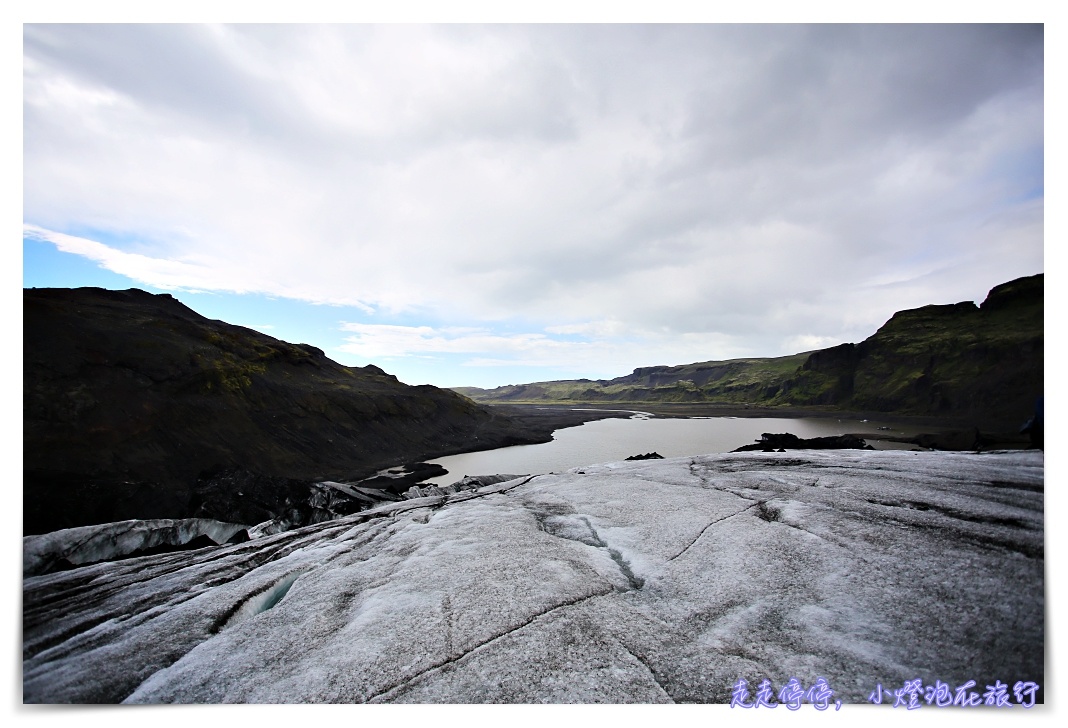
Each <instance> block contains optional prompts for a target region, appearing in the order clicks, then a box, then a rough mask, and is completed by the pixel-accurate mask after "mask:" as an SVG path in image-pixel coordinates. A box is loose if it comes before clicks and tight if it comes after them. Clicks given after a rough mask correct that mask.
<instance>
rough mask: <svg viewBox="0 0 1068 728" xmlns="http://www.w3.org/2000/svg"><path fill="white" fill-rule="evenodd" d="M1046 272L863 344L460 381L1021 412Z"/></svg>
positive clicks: (551, 397)
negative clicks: (614, 373) (538, 378)
mask: <svg viewBox="0 0 1068 728" xmlns="http://www.w3.org/2000/svg"><path fill="white" fill-rule="evenodd" d="M1042 357H1043V275H1042V274H1038V275H1034V276H1029V277H1026V278H1019V279H1017V280H1014V281H1010V282H1008V283H1003V284H1001V285H999V286H996V287H995V288H994V289H992V290H991V291H990V293H989V295H988V296H987V298H986V300H985V301H983V303H982V305H980V306H976V305H975V304H974V303H973V302H971V301H965V302H963V303H956V304H950V305H932V306H924V307H922V308H917V309H911V310H907V311H899V312H898V313H896V314H894V315H893V317H891V319H890V320H889V321H887V322H886V324H884V325H883V326H882V327H881V328H880V329H879V330H878V331H876V332H875V334H873V335H872V336H870V337H868V338H867V339H865V340H864V341H862V342H861V343H859V344H841V345H840V346H835V347H831V348H829V349H821V350H819V351H812V352H806V353H801V354H794V355H792V356H784V357H777V358H767V359H759V358H758V359H731V360H728V361H707V362H698V363H696V364H684V365H680V366H652V367H640V368H638V369H635V370H634V372H633V373H631V374H628V375H626V376H623V377H617V378H615V379H609V380H589V379H578V380H561V381H551V382H535V383H532V384H519V385H509V386H505V387H498V388H496V389H490V390H485V389H477V388H474V387H459V388H457V389H456V391H458V392H461V393H462V394H464V395H466V396H468V397H470V398H472V399H474V400H476V401H479V402H487V403H503V402H510V403H521V402H538V403H572V404H574V403H579V402H582V403H605V402H615V403H643V402H646V403H652V402H707V403H717V404H734V405H738V404H749V405H759V406H785V407H789V406H793V407H802V406H827V407H834V408H841V409H850V410H860V411H874V412H886V413H894V414H910V415H935V416H950V417H955V418H972V419H974V420H975V421H976V422H977V423H979V422H996V421H999V420H1008V421H1012V422H1016V421H1019V422H1023V420H1025V419H1027V417H1028V416H1029V415H1030V414H1031V412H1032V411H1033V409H1034V403H1035V399H1036V397H1038V396H1039V395H1040V394H1041V393H1042V381H1043V380H1042V378H1043V358H1042Z"/></svg>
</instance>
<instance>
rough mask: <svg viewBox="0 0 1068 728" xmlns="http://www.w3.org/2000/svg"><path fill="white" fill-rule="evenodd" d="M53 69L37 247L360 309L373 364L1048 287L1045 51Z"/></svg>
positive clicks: (41, 114) (559, 30) (105, 57)
mask: <svg viewBox="0 0 1068 728" xmlns="http://www.w3.org/2000/svg"><path fill="white" fill-rule="evenodd" d="M24 40H25V44H24V54H25V68H24V78H25V86H24V106H25V130H24V137H25V174H24V177H25V193H24V194H25V196H24V200H25V202H24V220H25V223H26V225H27V227H26V233H27V235H28V236H30V237H34V238H37V239H39V240H45V241H50V242H51V243H53V244H55V245H56V246H57V247H58V248H59V249H61V250H64V251H67V252H70V253H73V254H77V255H81V256H85V257H87V258H90V259H92V260H94V261H97V262H98V263H99V264H100V265H102V266H104V267H107V268H108V269H110V270H113V271H115V272H118V273H121V274H123V275H126V276H129V277H131V278H133V279H134V280H136V281H139V282H142V283H145V284H148V285H152V286H156V287H161V288H171V289H197V290H209V291H230V292H258V293H266V294H270V295H274V296H280V297H289V298H294V299H299V300H303V301H311V302H318V303H332V304H340V305H344V306H351V307H353V308H350V309H344V313H343V314H342V315H339V319H340V318H344V319H346V320H347V324H346V326H345V327H344V328H345V336H346V337H348V343H347V344H346V350H347V351H348V352H350V353H351V354H352V355H353V356H355V357H357V358H359V359H361V360H368V361H374V360H375V359H376V358H389V357H403V356H406V355H413V356H421V357H434V356H437V355H442V356H444V355H457V354H459V355H462V356H463V357H466V359H465V361H466V362H467V363H468V364H470V365H473V366H476V367H483V368H486V367H491V368H492V367H499V366H505V365H508V364H515V363H523V364H525V365H536V366H555V367H558V371H561V372H567V375H570V376H575V375H577V374H576V373H577V372H584V373H586V375H588V376H614V375H619V374H622V373H625V372H627V371H629V370H630V369H632V368H633V367H635V366H641V365H649V364H678V363H685V362H691V361H700V360H707V359H721V358H729V357H734V356H774V355H780V354H788V353H794V352H797V351H803V350H808V349H812V348H818V347H821V346H827V345H832V344H837V343H840V342H843V341H858V340H860V339H863V338H864V337H866V336H868V335H870V334H871V333H873V332H874V330H875V329H876V328H877V327H878V326H879V325H881V324H882V323H883V322H884V321H885V320H886V318H887V317H888V316H889V315H890V314H891V313H893V312H894V311H895V310H898V309H901V308H909V307H915V306H919V305H924V304H927V303H949V302H953V301H958V300H966V299H972V300H974V299H980V300H981V298H982V297H983V296H984V295H985V293H986V291H987V290H988V289H989V288H990V287H992V286H993V285H995V284H997V283H1001V282H1004V281H1007V280H1010V279H1012V278H1015V277H1018V276H1021V275H1030V274H1033V273H1038V272H1041V271H1042V270H1043V258H1042V235H1043V227H1042V219H1043V167H1042V158H1043V126H1042V119H1043V95H1042V85H1043V65H1042V58H1043V34H1042V27H1041V26H945V25H937V26H514V27H513V26H491V27H470V26H440V27H421V26H343V27H340V26H328V27H314V26H298V27H288V26H270V27H253V26H239V27H214V26H212V27H207V26H92V25H85V26H52V25H48V26H33V25H29V26H26V29H25V36H24ZM501 371H502V372H505V371H506V370H505V369H502V370H501ZM489 379H492V377H490V378H489ZM496 379H497V380H499V381H495V382H490V381H489V380H488V379H486V378H483V379H480V380H479V381H480V382H484V383H505V382H506V381H511V379H510V378H509V377H508V375H507V374H505V373H502V374H501V375H500V376H498V377H497V378H496ZM474 380H475V377H472V379H471V381H472V383H474ZM441 383H445V384H461V383H464V382H459V381H449V382H441Z"/></svg>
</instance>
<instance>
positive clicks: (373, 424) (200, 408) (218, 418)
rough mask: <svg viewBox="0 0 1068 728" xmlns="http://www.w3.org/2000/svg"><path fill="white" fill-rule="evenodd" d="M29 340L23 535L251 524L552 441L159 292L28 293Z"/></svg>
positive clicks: (435, 392)
mask: <svg viewBox="0 0 1068 728" xmlns="http://www.w3.org/2000/svg"><path fill="white" fill-rule="evenodd" d="M23 332H24V333H23V397H24V404H23V428H24V445H23V456H24V481H23V483H24V488H23V493H24V522H23V523H24V530H25V533H27V534H33V533H44V532H47V531H53V530H56V529H60V528H68V527H74V526H83V525H89V524H94V523H103V522H110V521H120V520H125V519H131V518H136V519H147V518H209V519H218V520H221V521H227V522H236V523H242V524H246V525H251V524H255V523H258V522H261V521H265V520H268V519H271V518H277V517H281V516H284V513H285V512H286V511H287V510H288V509H292V508H298V509H299V508H304V507H305V505H306V500H307V498H308V489H309V482H310V481H316V480H339V479H344V478H359V477H362V476H367V475H371V474H372V473H374V471H376V470H377V469H379V468H384V467H387V466H391V465H396V464H398V463H401V462H412V461H415V460H419V459H423V458H428V457H436V456H440V455H445V454H450V453H454V452H460V451H466V450H474V449H481V448H485V447H498V446H502V445H508V444H515V443H518V442H532V441H538V440H539V439H544V438H546V437H547V435H546V434H544V433H541V434H542V435H543V436H542V437H540V438H539V437H537V436H532V433H531V432H530V431H529V430H528V429H524V428H523V427H521V426H519V425H517V424H516V423H515V422H513V421H512V420H511V419H510V418H509V417H508V416H502V415H500V414H498V413H494V412H492V411H490V410H489V409H487V408H486V407H483V406H480V405H476V404H475V403H473V402H471V401H470V400H468V399H466V398H464V397H462V396H459V395H457V394H456V393H454V392H451V391H448V390H441V389H438V388H435V387H431V386H420V387H411V386H407V385H405V384H402V383H400V382H398V381H397V380H396V378H395V377H393V376H390V375H388V374H386V373H385V372H383V371H382V370H380V369H378V368H377V367H374V366H367V367H363V368H353V367H344V366H341V365H340V364H338V363H336V362H334V361H332V360H330V359H328V358H327V357H326V356H325V355H324V354H323V352H322V351H320V350H318V349H316V348H315V347H313V346H309V345H306V344H288V343H286V342H283V341H279V340H277V339H274V338H271V337H270V336H266V335H264V334H260V333H258V332H256V331H252V330H250V329H246V328H242V327H239V326H233V325H230V324H227V323H224V322H222V321H213V320H209V319H207V318H204V317H203V316H200V315H199V314H197V313H195V312H194V311H192V310H190V309H189V308H187V307H186V306H184V305H182V304H181V303H179V302H178V301H177V300H175V299H174V298H172V297H171V296H169V295H166V294H163V295H152V294H149V293H145V292H144V291H140V290H137V289H131V290H128V291H109V290H103V289H98V288H80V289H32V290H26V291H25V292H24V296H23ZM406 487H407V486H406ZM297 515H298V517H297V518H296V521H297V522H299V521H300V518H301V517H304V516H301V514H297Z"/></svg>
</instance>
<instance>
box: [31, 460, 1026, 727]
mask: <svg viewBox="0 0 1068 728" xmlns="http://www.w3.org/2000/svg"><path fill="white" fill-rule="evenodd" d="M1043 500H1044V499H1043V455H1042V453H1041V452H1038V451H1026V452H1017V453H991V454H981V455H978V454H974V453H932V452H904V451H875V452H871V451H861V450H850V451H846V450H842V451H823V452H817V451H806V452H791V453H786V454H766V453H736V454H723V455H707V456H698V457H688V458H669V459H665V460H654V461H647V462H635V463H618V462H617V463H611V464H606V465H594V466H586V467H584V468H583V469H582V471H581V472H579V471H573V472H570V473H563V474H556V475H541V476H527V477H523V478H517V479H512V480H508V481H505V482H501V483H497V484H493V485H485V486H481V487H478V488H476V489H474V490H463V491H461V492H457V493H452V494H444V495H432V496H430V497H422V498H416V499H412V500H406V501H402V502H398V503H389V504H384V505H380V506H377V507H375V508H373V509H370V510H367V511H363V512H360V513H356V514H353V515H350V516H346V517H343V518H341V519H338V520H335V521H330V522H328V523H320V524H316V525H312V526H307V527H304V528H301V529H296V530H292V531H287V532H285V533H280V534H276V535H273V536H266V537H264V538H261V539H257V540H253V541H249V542H246V543H242V544H233V545H227V546H220V547H217V548H213V549H203V550H199V551H191V552H184V553H173V554H165V555H158V556H146V557H142V558H136V559H128V560H124V561H118V562H114V563H110V564H96V565H92V566H85V567H82V568H79V569H74V570H71V571H65V572H60V573H55V574H48V575H45V576H36V577H29V578H26V579H25V580H24V581H23V597H22V604H23V621H22V636H23V646H22V647H23V665H22V675H23V685H22V687H23V698H24V700H25V701H26V702H28V703H118V702H127V703H171V702H179V703H221V702H245V703H277V702H331V703H347V702H374V703H389V702H417V703H489V702H509V703H540V702H552V703H594V702H599V703H622V702H645V703H667V702H710V703H727V702H729V701H730V700H731V697H732V691H733V687H734V686H735V685H736V684H738V681H739V680H745V681H747V682H748V684H749V686H750V688H751V689H750V692H749V698H750V699H752V697H753V695H754V693H755V692H756V686H757V685H759V684H760V682H761V681H763V680H765V679H767V680H769V681H770V683H771V685H772V686H774V690H775V691H776V692H777V691H778V690H779V689H780V688H782V687H784V686H785V685H786V684H787V682H788V681H789V680H790V679H791V678H796V679H797V680H798V681H799V682H800V683H801V685H802V686H803V687H804V688H806V689H807V688H808V687H810V686H813V685H814V684H815V683H816V682H817V680H818V679H820V678H822V679H823V680H824V681H825V682H826V684H827V685H828V687H829V689H830V690H832V691H833V695H832V696H831V699H830V702H832V703H833V701H835V700H841V701H842V702H843V703H845V704H846V705H843V706H842V710H850V709H851V707H850V706H849V705H848V704H850V703H865V702H867V700H868V696H869V695H871V694H873V693H875V691H876V690H877V686H878V688H879V689H881V690H883V691H889V690H893V689H901V688H902V687H903V686H904V684H905V682H906V681H910V682H911V681H914V680H918V681H920V683H922V685H923V686H931V687H932V688H933V687H934V686H935V685H936V684H938V683H943V684H945V685H947V686H948V688H949V689H950V690H951V691H952V690H955V689H956V688H957V687H958V686H962V685H965V684H966V683H967V682H968V681H975V690H978V691H979V692H980V693H981V692H983V691H984V687H985V686H987V685H994V684H995V681H996V680H1000V681H1001V683H1002V684H1005V685H1008V686H1009V687H1008V696H1009V700H1010V702H1013V703H1014V702H1016V699H1015V697H1014V696H1013V689H1012V686H1013V685H1014V684H1016V683H1017V682H1019V683H1021V684H1024V683H1027V682H1031V683H1034V684H1036V685H1038V686H1043V687H1044V677H1045V675H1044V663H1045V630H1044V624H1045V612H1046V605H1045V588H1044V586H1045V585H1044V574H1045V558H1044V527H1043V506H1044V503H1043ZM923 693H924V691H923V689H921V690H920V703H919V704H920V705H921V706H923V707H926V705H927V704H926V703H924V702H923V699H922V698H923ZM1037 698H1038V700H1041V699H1042V692H1041V690H1040V691H1039V693H1038V695H1037ZM884 699H885V698H884ZM780 708H781V706H780ZM802 708H803V710H811V709H812V708H811V706H807V705H806V706H802ZM903 709H904V707H902V710H903ZM992 710H993V708H992ZM996 710H1000V709H996ZM1017 710H1020V709H1019V708H1017ZM781 712H782V710H781V709H780V713H781ZM1021 712H1022V711H1021Z"/></svg>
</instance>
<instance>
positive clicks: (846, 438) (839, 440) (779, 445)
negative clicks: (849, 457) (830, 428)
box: [732, 432, 875, 452]
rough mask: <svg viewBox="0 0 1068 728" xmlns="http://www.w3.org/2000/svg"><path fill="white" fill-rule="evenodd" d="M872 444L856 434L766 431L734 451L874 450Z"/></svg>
mask: <svg viewBox="0 0 1068 728" xmlns="http://www.w3.org/2000/svg"><path fill="white" fill-rule="evenodd" d="M874 449H875V448H873V447H872V446H871V445H869V444H868V443H867V442H865V441H864V440H863V439H861V438H859V437H857V436H856V435H830V436H828V437H811V438H808V439H802V438H800V437H798V436H797V435H792V434H790V433H789V432H784V433H781V434H777V435H775V434H772V433H770V432H765V433H764V434H762V435H761V436H760V439H759V440H758V441H757V442H754V443H753V444H752V445H743V446H742V447H739V448H736V449H734V450H733V451H732V452H750V451H754V450H759V451H762V452H775V451H778V452H785V451H787V450H874Z"/></svg>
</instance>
